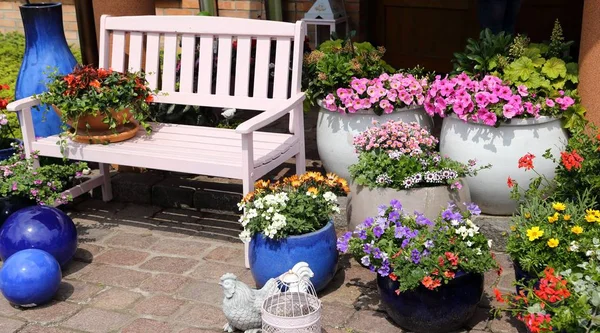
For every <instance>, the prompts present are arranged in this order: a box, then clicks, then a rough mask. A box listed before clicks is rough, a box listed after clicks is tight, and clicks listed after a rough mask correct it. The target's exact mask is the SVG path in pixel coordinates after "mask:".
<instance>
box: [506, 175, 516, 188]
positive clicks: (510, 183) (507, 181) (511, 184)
mask: <svg viewBox="0 0 600 333" xmlns="http://www.w3.org/2000/svg"><path fill="white" fill-rule="evenodd" d="M506 185H508V188H512V187H513V186H515V182H514V181H513V179H512V178H510V176H508V179H507V180H506Z"/></svg>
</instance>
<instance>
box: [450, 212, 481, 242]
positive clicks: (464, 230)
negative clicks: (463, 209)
mask: <svg viewBox="0 0 600 333" xmlns="http://www.w3.org/2000/svg"><path fill="white" fill-rule="evenodd" d="M465 224H466V226H465V225H461V226H460V227H459V228H457V229H456V230H455V233H456V234H457V235H460V236H461V237H462V239H463V240H464V239H466V238H467V237H473V236H475V235H477V234H478V233H479V227H478V226H476V225H475V223H473V221H471V220H469V219H467V220H466V221H465ZM467 246H469V247H470V245H468V244H467Z"/></svg>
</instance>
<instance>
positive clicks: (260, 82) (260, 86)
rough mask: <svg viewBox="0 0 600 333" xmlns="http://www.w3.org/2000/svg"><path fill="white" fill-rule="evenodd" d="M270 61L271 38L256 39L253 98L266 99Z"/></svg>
mask: <svg viewBox="0 0 600 333" xmlns="http://www.w3.org/2000/svg"><path fill="white" fill-rule="evenodd" d="M270 60H271V38H269V37H258V38H257V40H256V62H255V67H254V68H255V72H254V95H253V97H258V98H266V97H267V93H268V90H269V62H270Z"/></svg>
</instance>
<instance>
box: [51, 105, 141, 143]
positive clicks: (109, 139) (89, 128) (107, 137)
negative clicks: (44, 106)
mask: <svg viewBox="0 0 600 333" xmlns="http://www.w3.org/2000/svg"><path fill="white" fill-rule="evenodd" d="M52 107H53V108H54V110H55V111H56V113H57V114H58V115H59V116H61V117H62V114H61V112H60V109H59V108H58V107H56V106H54V105H53V106H52ZM110 115H111V117H112V118H113V119H114V120H115V121H116V123H117V124H118V125H117V127H116V128H114V129H110V125H109V124H107V123H105V122H104V119H105V117H106V116H105V115H104V113H98V115H93V114H90V115H86V116H81V117H79V119H77V120H75V119H68V120H67V121H66V123H67V124H68V125H69V126H71V127H72V128H73V129H75V130H74V131H73V132H72V133H74V134H75V135H74V136H73V137H72V140H73V141H76V142H81V143H114V142H121V141H125V140H129V139H131V138H133V137H134V136H135V135H136V134H137V132H138V130H139V125H138V124H137V122H136V121H135V120H132V115H131V112H130V109H129V108H127V109H123V110H120V111H116V110H114V109H113V110H111V112H110Z"/></svg>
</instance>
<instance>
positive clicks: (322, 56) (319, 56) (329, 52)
mask: <svg viewBox="0 0 600 333" xmlns="http://www.w3.org/2000/svg"><path fill="white" fill-rule="evenodd" d="M384 53H385V49H384V48H383V47H378V48H376V47H374V46H373V45H371V44H370V43H368V42H363V43H354V42H352V41H351V40H350V39H346V40H340V39H338V40H330V41H326V42H324V43H322V44H321V45H320V46H319V48H318V50H315V51H313V52H311V53H310V54H308V55H306V56H305V57H304V66H303V71H304V73H303V84H302V85H303V88H304V90H305V92H306V95H307V103H309V104H308V105H315V104H316V102H317V100H320V99H322V98H323V97H325V95H327V94H329V93H332V92H335V91H336V90H337V89H338V88H342V87H344V88H345V87H348V86H349V85H350V81H351V80H352V78H353V77H358V78H375V77H378V76H379V75H381V74H382V73H391V72H393V71H394V69H393V68H392V67H391V66H390V65H388V64H387V63H386V62H385V61H384V60H382V57H383V55H384ZM305 105H307V104H305Z"/></svg>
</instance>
